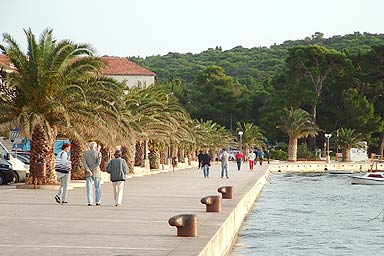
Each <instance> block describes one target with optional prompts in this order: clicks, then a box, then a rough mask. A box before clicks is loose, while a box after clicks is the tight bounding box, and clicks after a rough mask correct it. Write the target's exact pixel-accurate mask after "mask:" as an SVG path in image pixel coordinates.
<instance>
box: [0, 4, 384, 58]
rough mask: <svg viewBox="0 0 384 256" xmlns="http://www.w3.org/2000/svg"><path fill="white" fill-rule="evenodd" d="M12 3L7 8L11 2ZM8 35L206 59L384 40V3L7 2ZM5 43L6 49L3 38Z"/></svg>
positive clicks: (2, 24)
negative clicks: (314, 39) (318, 35)
mask: <svg viewBox="0 0 384 256" xmlns="http://www.w3.org/2000/svg"><path fill="white" fill-rule="evenodd" d="M4 2H5V3H4ZM4 2H3V3H1V5H0V8H1V16H0V17H1V19H0V33H1V34H2V33H4V32H7V33H9V34H11V35H12V36H13V37H14V38H15V40H16V41H17V42H18V43H19V44H20V46H21V47H22V48H23V49H25V45H26V39H25V38H26V37H25V34H24V32H23V28H31V29H32V31H33V33H34V34H35V35H40V34H41V32H42V31H43V30H44V29H45V28H47V27H50V28H53V32H54V36H55V38H56V39H58V40H61V39H70V40H72V41H74V42H76V43H89V44H91V45H92V46H93V47H94V48H96V50H97V54H98V55H111V56H121V57H127V56H140V57H145V56H150V55H157V54H160V55H164V54H167V53H168V52H180V53H187V52H192V53H200V52H202V51H205V50H207V49H208V48H213V47H216V46H221V47H222V49H223V50H228V49H232V48H233V47H236V46H239V45H241V46H243V47H246V48H252V47H259V46H268V47H269V46H270V45H272V44H274V43H277V44H280V43H282V42H284V41H285V40H296V39H304V38H305V37H307V36H311V35H313V34H314V33H315V32H322V33H323V34H324V36H325V37H331V36H334V35H345V34H352V33H353V32H357V31H359V32H361V33H362V32H369V33H377V34H382V33H384V18H383V13H384V1H383V0H317V1H313V0H189V1H186V0H109V1H108V0H103V1H102V0H5V1H4ZM0 42H1V43H3V41H2V37H0Z"/></svg>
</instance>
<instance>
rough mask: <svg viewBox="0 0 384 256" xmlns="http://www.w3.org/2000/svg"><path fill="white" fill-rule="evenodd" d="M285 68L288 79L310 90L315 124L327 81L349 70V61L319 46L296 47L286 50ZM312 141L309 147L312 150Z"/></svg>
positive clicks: (313, 144) (345, 57) (342, 55)
mask: <svg viewBox="0 0 384 256" xmlns="http://www.w3.org/2000/svg"><path fill="white" fill-rule="evenodd" d="M287 68H288V70H289V74H290V79H292V80H293V81H295V82H297V83H300V84H302V86H304V88H305V87H308V86H310V87H311V88H312V93H313V97H311V98H312V100H311V102H307V104H310V105H311V118H312V122H314V123H317V105H318V104H319V102H320V100H321V93H322V90H323V87H324V85H325V83H326V81H327V79H329V78H331V77H332V76H343V75H344V73H346V72H347V71H348V70H349V69H351V61H350V60H349V59H348V58H347V56H346V55H345V54H343V53H340V52H337V51H335V50H330V49H327V48H325V47H322V46H319V45H311V46H297V47H293V48H291V49H289V50H288V58H287ZM314 146H315V143H314V141H312V143H311V145H309V147H310V148H311V149H314Z"/></svg>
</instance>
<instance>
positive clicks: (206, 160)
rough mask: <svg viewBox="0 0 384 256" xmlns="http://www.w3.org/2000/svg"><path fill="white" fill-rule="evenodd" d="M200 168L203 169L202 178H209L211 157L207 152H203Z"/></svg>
mask: <svg viewBox="0 0 384 256" xmlns="http://www.w3.org/2000/svg"><path fill="white" fill-rule="evenodd" d="M201 166H202V168H203V173H204V178H209V168H210V166H211V157H210V155H209V154H208V151H207V152H205V153H204V154H203V156H202V158H201Z"/></svg>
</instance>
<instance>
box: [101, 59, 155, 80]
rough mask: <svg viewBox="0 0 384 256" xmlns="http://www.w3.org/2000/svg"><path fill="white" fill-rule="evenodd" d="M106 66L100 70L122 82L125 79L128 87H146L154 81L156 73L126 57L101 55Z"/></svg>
mask: <svg viewBox="0 0 384 256" xmlns="http://www.w3.org/2000/svg"><path fill="white" fill-rule="evenodd" d="M102 60H103V61H104V63H105V64H106V67H105V68H104V69H102V70H101V72H102V74H103V75H106V76H109V77H112V78H114V79H115V80H117V81H119V82H122V81H126V83H127V86H128V87H129V88H132V87H137V86H138V87H144V88H145V87H148V86H151V85H153V84H154V83H155V76H156V74H155V73H153V72H152V71H149V70H148V69H146V68H143V67H141V66H139V65H137V64H136V63H133V62H132V61H129V60H128V59H127V58H120V57H102Z"/></svg>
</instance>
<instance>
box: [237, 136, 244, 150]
mask: <svg viewBox="0 0 384 256" xmlns="http://www.w3.org/2000/svg"><path fill="white" fill-rule="evenodd" d="M238 134H239V136H240V151H241V152H243V131H239V132H238Z"/></svg>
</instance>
